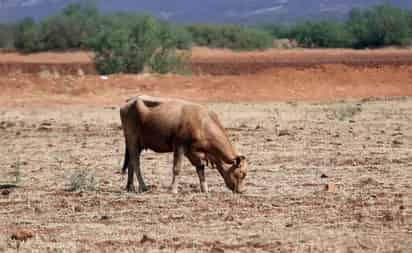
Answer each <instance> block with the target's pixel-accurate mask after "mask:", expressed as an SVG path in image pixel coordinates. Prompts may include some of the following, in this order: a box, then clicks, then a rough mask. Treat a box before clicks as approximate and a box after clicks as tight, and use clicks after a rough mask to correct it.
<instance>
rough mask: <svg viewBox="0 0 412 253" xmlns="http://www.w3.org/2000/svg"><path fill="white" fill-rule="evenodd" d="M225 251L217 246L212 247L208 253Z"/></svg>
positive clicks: (222, 252)
mask: <svg viewBox="0 0 412 253" xmlns="http://www.w3.org/2000/svg"><path fill="white" fill-rule="evenodd" d="M224 252H225V250H224V249H222V248H219V247H217V246H213V248H212V249H211V250H210V253H224Z"/></svg>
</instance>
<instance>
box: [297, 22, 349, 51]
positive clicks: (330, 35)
mask: <svg viewBox="0 0 412 253" xmlns="http://www.w3.org/2000/svg"><path fill="white" fill-rule="evenodd" d="M289 36H290V38H294V39H295V40H296V41H297V42H298V43H299V44H300V45H301V46H303V47H326V48H332V47H334V48H341V47H350V46H351V45H352V38H351V35H350V33H349V32H348V31H347V30H346V29H345V26H344V25H343V24H340V23H337V22H333V21H318V22H305V23H301V24H299V25H296V26H295V27H294V28H292V29H291V31H290V32H289Z"/></svg>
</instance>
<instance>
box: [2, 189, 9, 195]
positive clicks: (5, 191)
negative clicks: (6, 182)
mask: <svg viewBox="0 0 412 253" xmlns="http://www.w3.org/2000/svg"><path fill="white" fill-rule="evenodd" d="M1 195H3V196H8V195H10V190H8V189H4V190H2V191H1Z"/></svg>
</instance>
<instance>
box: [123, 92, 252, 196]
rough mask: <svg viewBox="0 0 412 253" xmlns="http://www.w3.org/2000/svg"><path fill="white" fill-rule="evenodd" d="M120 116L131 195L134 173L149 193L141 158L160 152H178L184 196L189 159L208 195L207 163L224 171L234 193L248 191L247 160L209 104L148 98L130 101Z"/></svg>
mask: <svg viewBox="0 0 412 253" xmlns="http://www.w3.org/2000/svg"><path fill="white" fill-rule="evenodd" d="M120 118H121V123H122V129H123V133H124V137H125V144H126V148H125V158H124V164H123V168H122V173H123V174H125V173H126V170H127V171H128V176H127V185H126V189H127V191H129V192H131V191H133V192H134V191H135V187H134V182H133V181H134V180H133V177H134V173H136V177H137V180H138V183H139V188H138V191H139V192H145V191H147V190H148V188H147V186H146V184H145V183H144V180H143V177H142V173H141V169H140V154H141V152H142V151H143V150H146V149H150V150H152V151H154V152H157V153H169V152H173V167H172V171H173V179H172V183H171V187H170V188H171V191H172V193H177V192H178V175H179V173H180V170H181V167H182V165H183V158H184V156H185V157H186V158H187V159H188V160H189V161H190V162H191V164H192V165H193V166H194V167H195V168H196V172H197V175H198V177H199V180H200V189H201V192H204V193H207V192H208V186H207V182H206V179H205V166H206V165H212V166H213V167H214V168H216V169H217V170H218V172H219V173H220V175H221V176H222V177H223V180H224V182H225V184H226V186H227V187H228V188H229V189H230V190H232V191H233V192H235V193H241V192H243V191H244V179H245V177H246V174H247V168H248V164H247V160H246V158H245V156H243V155H241V154H239V153H238V152H237V151H236V149H235V148H234V147H233V145H232V144H231V142H230V140H229V138H228V136H227V134H226V131H225V129H224V127H223V126H222V124H221V123H220V121H219V119H218V116H217V115H216V113H214V112H213V111H210V110H208V109H207V108H206V107H205V106H203V105H200V104H197V103H193V102H189V101H185V100H180V99H173V98H162V97H151V96H145V95H142V96H137V97H133V98H130V99H129V100H128V101H127V102H126V104H125V105H124V106H122V107H121V108H120Z"/></svg>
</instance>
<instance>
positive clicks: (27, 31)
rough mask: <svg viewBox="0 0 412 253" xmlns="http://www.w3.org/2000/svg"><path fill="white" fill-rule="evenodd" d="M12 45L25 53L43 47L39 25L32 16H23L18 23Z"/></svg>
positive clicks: (39, 49)
mask: <svg viewBox="0 0 412 253" xmlns="http://www.w3.org/2000/svg"><path fill="white" fill-rule="evenodd" d="M14 47H15V48H16V49H19V50H20V51H22V52H25V53H29V52H36V51H41V50H43V49H44V45H43V42H42V38H41V32H40V28H39V25H38V24H37V23H36V22H35V21H34V20H33V19H32V18H25V19H24V20H23V21H21V22H20V23H19V24H18V26H17V31H16V37H15V39H14Z"/></svg>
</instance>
